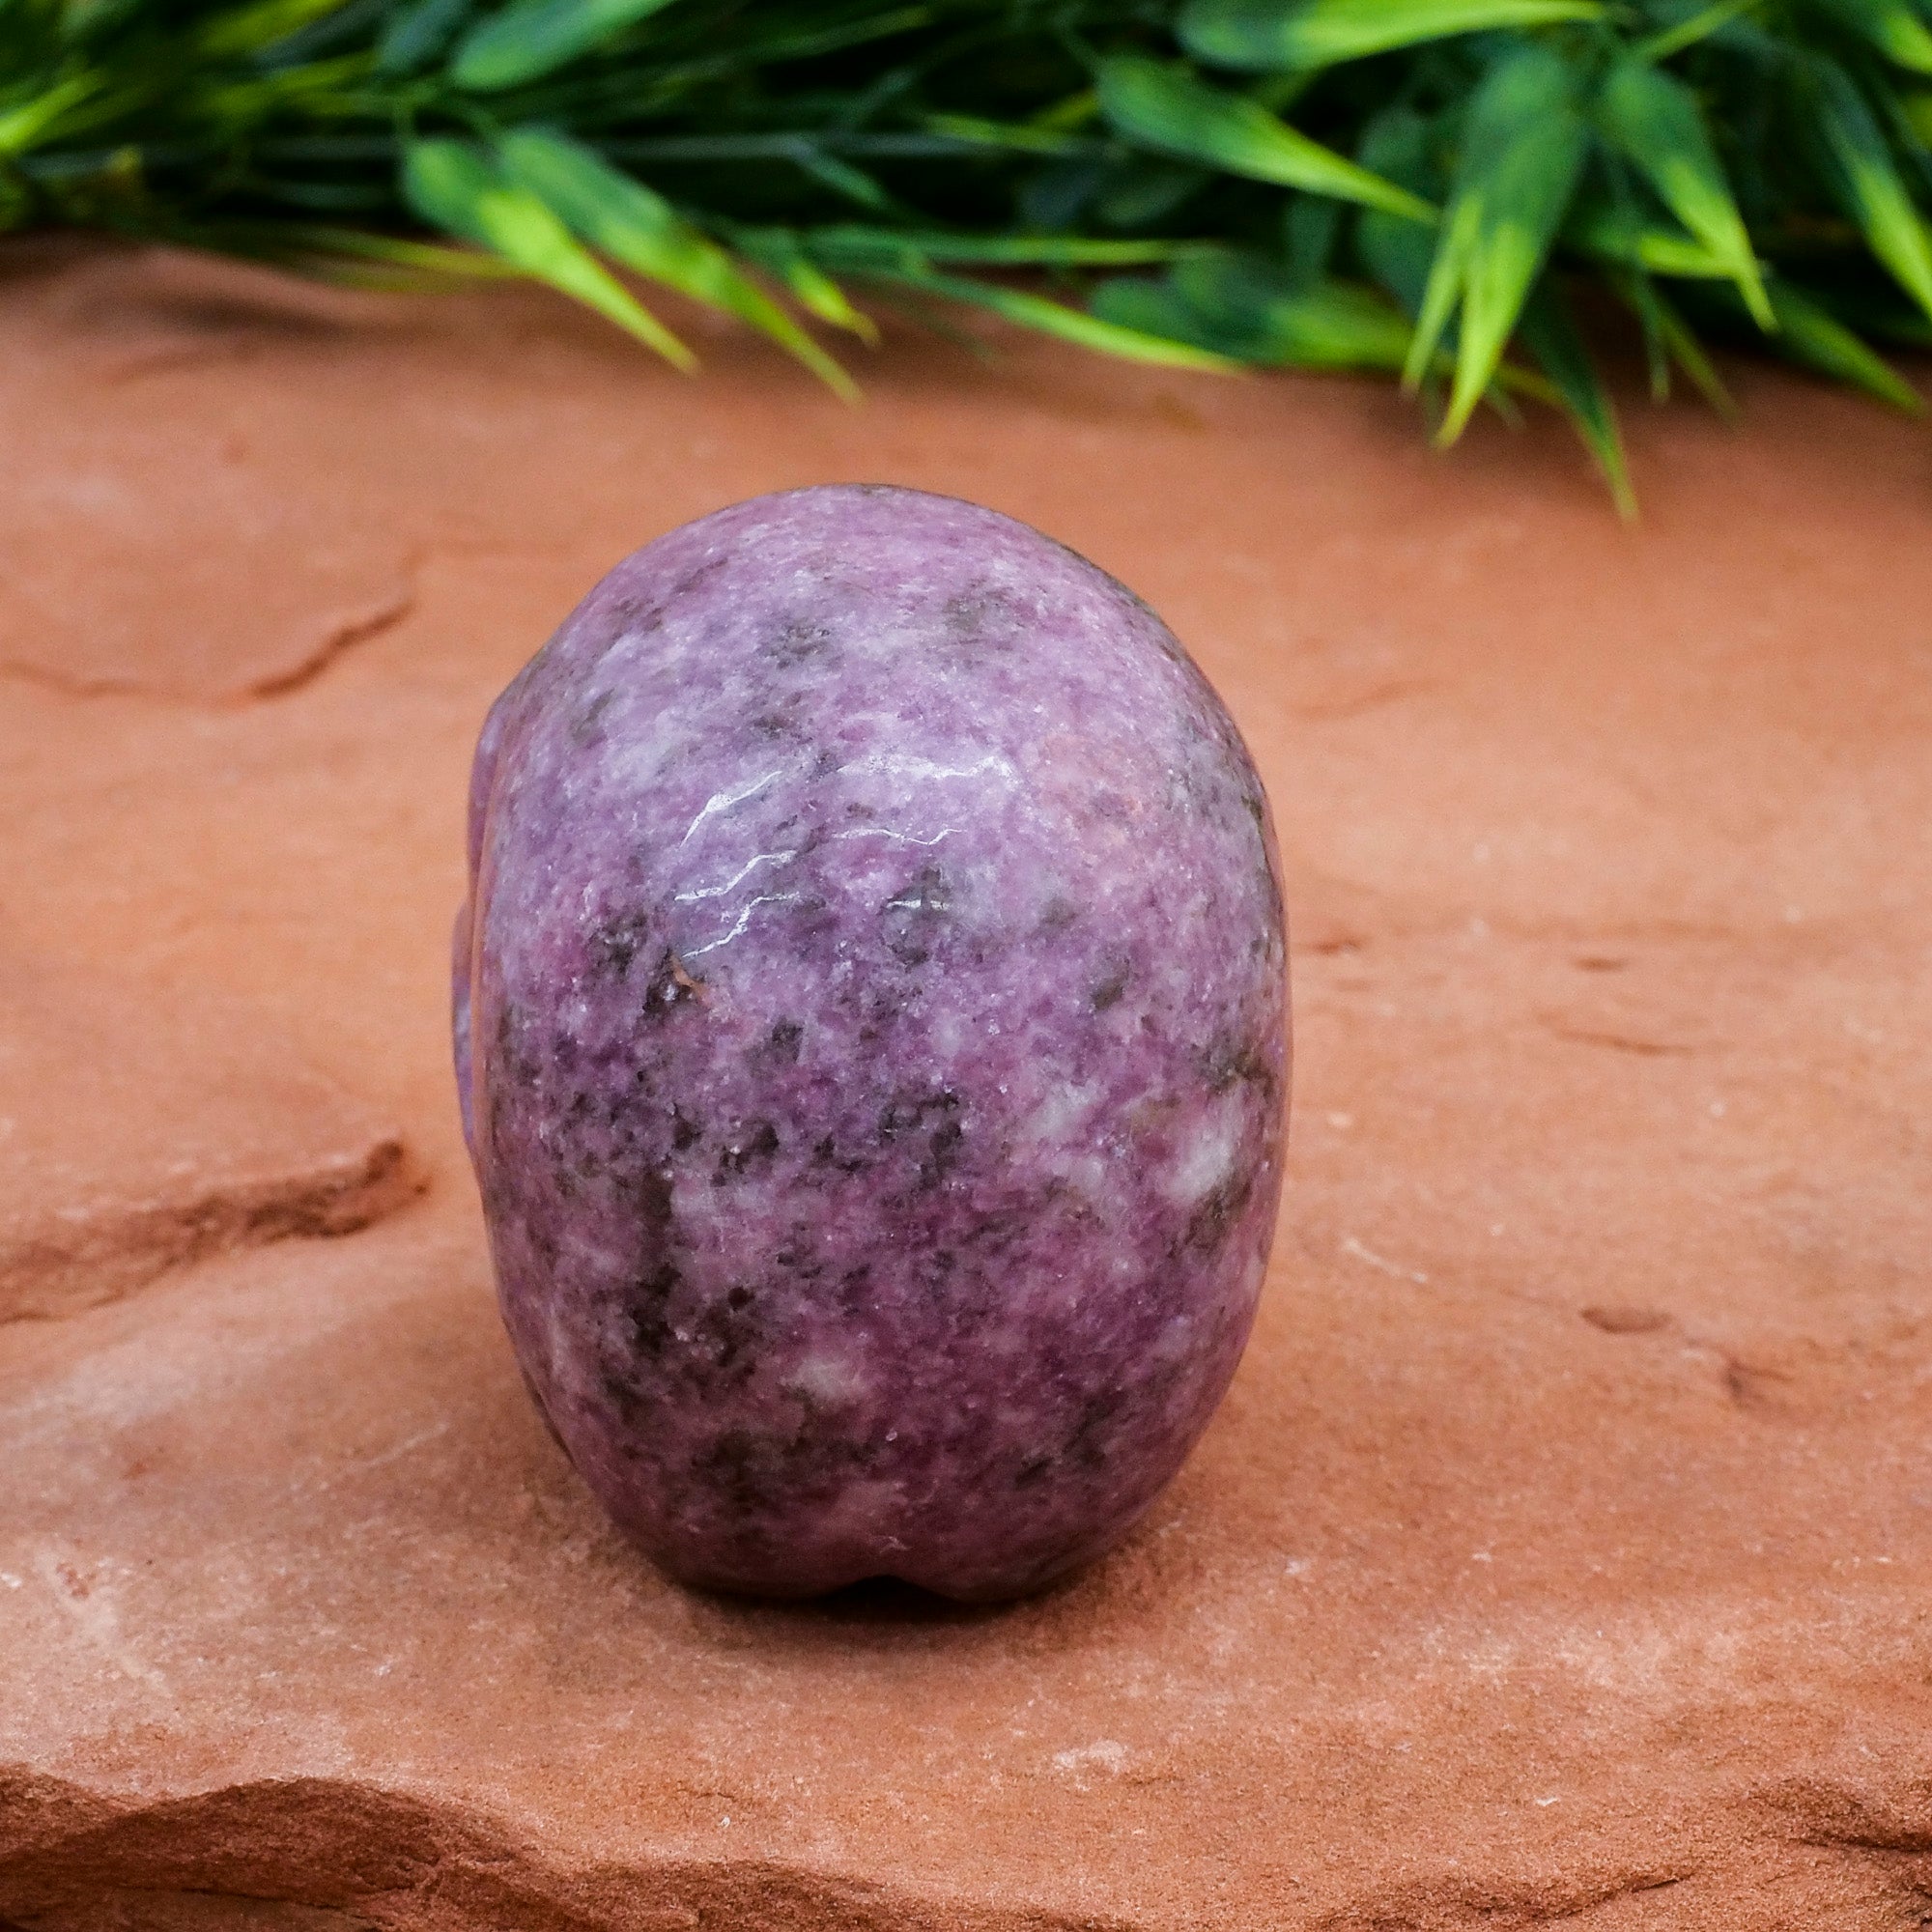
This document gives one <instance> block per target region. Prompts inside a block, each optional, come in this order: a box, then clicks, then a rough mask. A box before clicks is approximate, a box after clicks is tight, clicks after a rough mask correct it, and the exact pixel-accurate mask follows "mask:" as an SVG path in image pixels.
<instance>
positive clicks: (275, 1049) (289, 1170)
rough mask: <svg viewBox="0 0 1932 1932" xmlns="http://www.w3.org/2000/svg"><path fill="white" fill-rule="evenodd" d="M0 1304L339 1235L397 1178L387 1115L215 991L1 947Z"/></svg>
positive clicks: (46, 1315) (59, 1305) (28, 1302)
mask: <svg viewBox="0 0 1932 1932" xmlns="http://www.w3.org/2000/svg"><path fill="white" fill-rule="evenodd" d="M0 1109H4V1112H0V1322H6V1321H20V1320H23V1319H26V1318H29V1317H37V1318H41V1319H51V1318H54V1317H59V1316H65V1315H71V1314H73V1313H74V1312H76V1311H77V1310H79V1309H83V1308H88V1307H92V1306H93V1305H94V1304H96V1303H97V1302H101V1301H111V1300H113V1299H115V1298H116V1297H118V1296H120V1295H123V1294H127V1293H131V1292H132V1291H133V1290H135V1289H137V1288H141V1287H143V1286H145V1285H146V1284H147V1283H149V1282H151V1281H153V1280H155V1279H156V1277H157V1276H159V1275H161V1274H164V1273H165V1272H167V1270H169V1269H170V1268H176V1267H181V1266H183V1265H185V1264H187V1263H189V1262H193V1261H199V1260H202V1259H205V1258H206V1257H207V1256H209V1255H212V1254H215V1253H218V1252H220V1251H221V1250H222V1249H224V1248H230V1247H237V1246H247V1245H252V1244H255V1243H259V1242H262V1241H272V1240H279V1239H283V1238H286V1237H287V1236H295V1235H309V1236H315V1235H348V1234H353V1233H355V1231H356V1230H357V1229H360V1228H365V1227H367V1226H368V1225H369V1224H370V1223H371V1222H372V1221H374V1220H376V1219H377V1218H378V1217H379V1216H381V1215H383V1214H384V1213H387V1212H388V1211H389V1210H390V1209H391V1208H396V1207H398V1206H400V1205H401V1204H402V1203H403V1202H404V1201H406V1200H408V1199H409V1197H410V1196H411V1195H412V1193H414V1192H415V1190H416V1186H417V1177H416V1176H415V1175H414V1174H413V1173H412V1170H411V1168H410V1164H409V1162H408V1159H407V1157H406V1155H405V1151H404V1148H403V1144H402V1140H401V1138H400V1136H399V1135H398V1133H397V1132H396V1129H395V1128H394V1127H392V1126H390V1125H388V1124H387V1123H385V1122H383V1121H382V1120H380V1119H379V1118H377V1117H376V1116H374V1115H373V1114H372V1113H371V1111H370V1110H369V1109H368V1108H366V1107H363V1106H360V1105H358V1104H357V1103H356V1102H355V1101H354V1100H352V1099H351V1098H350V1096H349V1095H348V1094H344V1093H343V1092H342V1090H341V1089H340V1088H339V1087H337V1086H335V1085H334V1084H333V1083H332V1082H330V1081H328V1080H327V1079H325V1078H323V1077H322V1076H321V1075H320V1074H318V1073H316V1072H314V1071H312V1070H311V1069H310V1068H308V1067H306V1066H304V1065H301V1064H300V1062H299V1061H295V1060H292V1059H291V1058H290V1056H289V1053H288V1049H287V1046H286V1043H285V1042H284V1041H282V1040H281V1039H279V1038H278V1037H276V1035H275V1032H274V1030H273V1028H272V1026H271V1025H270V1024H268V1023H266V1022H265V1021H264V1019H263V1017H262V1016H261V1015H260V1014H257V1013H251V1012H250V1011H248V1010H247V1009H246V1008H238V1006H237V1004H236V1003H235V1002H234V1001H233V1000H226V999H222V998H220V997H218V996H215V997H211V996H210V995H208V994H206V993H201V992H195V993H190V994H187V995H183V994H179V993H177V994H172V995H170V994H163V993H161V992H159V991H158V990H153V989H151V990H149V991H147V992H145V993H144V992H142V991H139V990H137V989H135V988H133V987H130V986H126V985H121V984H118V983H116V981H114V980H112V979H104V978H102V977H101V976H100V975H99V974H98V973H90V972H81V973H76V972H75V971H74V969H73V968H72V967H71V966H63V967H62V968H60V969H59V970H58V971H54V970H52V969H50V968H49V967H48V966H47V965H46V964H44V963H43V962H40V961H35V960H31V959H28V958H23V957H11V956H7V957H0Z"/></svg>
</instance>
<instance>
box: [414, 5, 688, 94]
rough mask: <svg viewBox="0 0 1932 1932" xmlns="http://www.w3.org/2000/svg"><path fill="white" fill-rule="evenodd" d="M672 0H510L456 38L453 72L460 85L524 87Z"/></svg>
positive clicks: (488, 89) (490, 90)
mask: <svg viewBox="0 0 1932 1932" xmlns="http://www.w3.org/2000/svg"><path fill="white" fill-rule="evenodd" d="M668 4H669V0H511V4H510V5H509V6H507V7H505V8H504V9H503V11H502V12H501V13H500V14H492V15H491V16H490V17H489V18H488V19H487V20H479V21H478V22H477V23H476V25H475V26H473V27H471V28H470V30H469V32H468V33H467V34H465V35H464V37H463V39H462V41H461V42H460V43H458V44H457V49H456V57H455V59H454V60H452V61H451V63H450V68H449V77H450V78H451V79H452V80H453V81H455V83H456V84H457V86H458V87H467V88H469V89H470V90H472V91H473V92H475V93H477V94H494V93H496V92H497V91H498V90H500V89H502V88H505V87H520V86H521V85H522V84H523V83H524V82H525V81H526V80H539V79H541V78H542V77H543V76H544V75H545V74H547V73H553V72H554V71H556V69H558V68H560V67H563V66H565V65H566V64H567V63H569V62H571V61H574V60H575V59H577V57H578V56H579V55H580V54H586V53H588V52H589V51H590V50H591V48H592V47H594V46H595V45H596V44H597V43H598V42H600V41H602V40H606V39H608V38H609V37H610V36H611V35H612V34H615V33H618V32H620V31H621V30H622V29H623V28H625V27H631V26H635V25H636V24H637V23H638V22H639V20H642V19H644V18H646V17H647V16H648V15H650V14H655V13H657V12H658V10H659V9H660V8H662V7H665V6H668Z"/></svg>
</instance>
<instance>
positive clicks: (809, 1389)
mask: <svg viewBox="0 0 1932 1932" xmlns="http://www.w3.org/2000/svg"><path fill="white" fill-rule="evenodd" d="M784 1385H785V1387H786V1388H787V1389H789V1390H791V1391H792V1392H793V1393H794V1394H797V1395H804V1396H810V1398H811V1400H812V1401H813V1402H824V1403H834V1402H850V1401H852V1400H853V1399H854V1398H855V1397H857V1396H862V1395H864V1394H865V1392H866V1387H867V1383H866V1378H865V1377H864V1375H862V1374H861V1373H860V1371H859V1369H858V1366H857V1365H856V1364H855V1363H853V1362H851V1361H848V1360H847V1359H846V1358H845V1357H844V1356H843V1355H833V1354H817V1355H807V1356H806V1357H805V1359H804V1360H803V1361H801V1362H798V1363H795V1364H794V1365H793V1367H792V1371H791V1373H790V1374H789V1375H788V1376H786V1377H785V1378H784Z"/></svg>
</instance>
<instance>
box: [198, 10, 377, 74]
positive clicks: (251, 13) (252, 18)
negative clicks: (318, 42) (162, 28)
mask: <svg viewBox="0 0 1932 1932" xmlns="http://www.w3.org/2000/svg"><path fill="white" fill-rule="evenodd" d="M344 4H345V0H256V4H255V5H253V6H248V7H238V8H235V9H233V10H232V11H230V12H229V13H226V14H216V15H215V16H214V17H213V19H212V20H210V21H209V22H208V23H207V24H206V25H205V26H203V27H201V28H200V29H199V30H198V31H197V32H196V34H195V36H194V45H195V47H196V49H197V50H198V51H199V52H201V53H203V54H206V55H208V56H210V57H211V58H213V59H216V60H225V59H232V58H233V57H234V56H236V55H237V54H252V53H259V52H260V51H261V50H262V49H263V48H264V47H271V46H273V45H274V43H276V42H277V41H282V40H286V39H287V38H288V37H289V36H290V35H291V34H293V33H294V32H296V30H297V29H298V28H299V27H305V26H307V25H308V24H309V23H310V21H312V20H319V19H321V18H322V17H323V15H324V14H332V13H334V12H335V10H336V9H337V8H338V7H340V6H342V5H344Z"/></svg>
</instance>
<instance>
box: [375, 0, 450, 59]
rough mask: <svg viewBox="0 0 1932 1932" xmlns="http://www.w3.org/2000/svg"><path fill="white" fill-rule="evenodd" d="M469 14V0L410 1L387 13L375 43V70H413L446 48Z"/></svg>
mask: <svg viewBox="0 0 1932 1932" xmlns="http://www.w3.org/2000/svg"><path fill="white" fill-rule="evenodd" d="M468 15H469V0H411V4H410V5H408V6H406V7H403V8H401V9H400V10H399V11H398V12H396V13H394V14H391V15H390V16H389V23H388V25H387V26H385V27H384V29H383V31H382V34H381V35H380V37H379V38H378V39H377V42H376V71H377V72H378V73H382V74H398V73H414V72H415V71H416V70H417V69H418V68H421V67H426V66H428V64H429V63H430V62H431V61H433V60H434V59H435V58H436V57H437V56H438V55H439V54H440V53H441V52H442V50H443V48H444V47H446V46H447V45H448V44H449V43H450V41H451V39H452V38H453V37H454V35H455V33H456V30H457V28H458V27H460V26H461V25H462V24H463V22H464V20H465V19H466V18H467V17H468Z"/></svg>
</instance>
